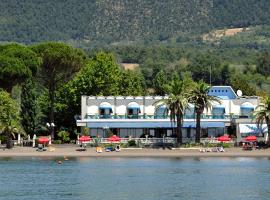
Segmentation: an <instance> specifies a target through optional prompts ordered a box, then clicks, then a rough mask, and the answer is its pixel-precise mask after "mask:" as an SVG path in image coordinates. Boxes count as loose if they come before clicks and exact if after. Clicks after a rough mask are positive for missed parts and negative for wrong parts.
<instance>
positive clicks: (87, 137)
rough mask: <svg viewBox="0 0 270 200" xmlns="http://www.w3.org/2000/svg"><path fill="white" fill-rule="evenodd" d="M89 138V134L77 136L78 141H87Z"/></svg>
mask: <svg viewBox="0 0 270 200" xmlns="http://www.w3.org/2000/svg"><path fill="white" fill-rule="evenodd" d="M90 140H91V138H90V136H86V135H83V136H81V137H80V138H79V141H80V142H89V141H90Z"/></svg>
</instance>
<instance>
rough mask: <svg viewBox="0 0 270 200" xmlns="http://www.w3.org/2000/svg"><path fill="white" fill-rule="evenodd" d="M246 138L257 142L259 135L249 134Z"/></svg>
mask: <svg viewBox="0 0 270 200" xmlns="http://www.w3.org/2000/svg"><path fill="white" fill-rule="evenodd" d="M245 140H246V141H248V142H255V141H257V137H256V136H255V135H250V136H247V137H246V138H245Z"/></svg>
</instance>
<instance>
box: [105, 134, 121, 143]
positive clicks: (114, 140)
mask: <svg viewBox="0 0 270 200" xmlns="http://www.w3.org/2000/svg"><path fill="white" fill-rule="evenodd" d="M108 140H109V141H110V142H119V141H120V140H121V138H120V137H118V136H116V135H113V136H112V137H110V138H109V139H108Z"/></svg>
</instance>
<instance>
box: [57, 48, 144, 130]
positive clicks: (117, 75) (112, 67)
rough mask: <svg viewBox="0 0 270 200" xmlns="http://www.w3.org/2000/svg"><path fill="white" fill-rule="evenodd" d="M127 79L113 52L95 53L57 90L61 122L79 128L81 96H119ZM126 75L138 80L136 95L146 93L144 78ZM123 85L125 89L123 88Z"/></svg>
mask: <svg viewBox="0 0 270 200" xmlns="http://www.w3.org/2000/svg"><path fill="white" fill-rule="evenodd" d="M134 76H135V74H134ZM132 77H133V75H132ZM124 78H125V76H124V75H122V72H121V69H120V67H119V66H118V65H117V63H116V61H115V59H114V57H113V56H112V54H108V53H104V52H99V53H97V54H96V55H94V56H93V58H92V59H91V60H90V61H88V63H87V64H86V65H85V66H84V67H83V68H82V69H81V70H80V71H79V72H78V73H77V74H76V75H75V77H74V78H73V79H72V80H70V81H69V82H68V83H67V84H64V85H63V86H62V87H61V88H59V89H58V90H57V92H56V104H55V106H56V107H55V109H56V111H57V113H58V115H57V116H56V119H55V120H56V121H57V123H58V125H60V126H63V127H65V128H70V129H74V128H75V127H76V124H75V120H74V115H77V114H79V113H80V111H81V96H82V95H93V96H98V95H105V96H110V95H118V94H120V91H124V90H125V89H127V85H125V86H124V85H123V83H122V80H123V79H124ZM126 78H127V79H128V80H129V79H131V80H130V82H131V81H134V85H133V86H132V88H133V89H136V90H137V92H136V94H139V92H140V93H141V92H142V89H141V88H140V86H139V82H140V81H141V78H140V77H133V78H131V77H129V76H128V77H126ZM129 84H131V83H129ZM121 85H123V87H124V88H120V87H121ZM126 92H132V91H128V90H127V91H126ZM134 94H135V93H134ZM67 112H68V113H69V115H67V114H66V113H67ZM71 131H72V130H70V133H72V132H71Z"/></svg>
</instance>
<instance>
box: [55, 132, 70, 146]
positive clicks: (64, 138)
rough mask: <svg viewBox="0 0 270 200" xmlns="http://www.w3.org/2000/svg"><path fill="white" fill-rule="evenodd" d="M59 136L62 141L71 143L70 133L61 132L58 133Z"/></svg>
mask: <svg viewBox="0 0 270 200" xmlns="http://www.w3.org/2000/svg"><path fill="white" fill-rule="evenodd" d="M57 136H58V137H59V138H61V140H62V141H63V142H64V143H67V142H69V141H70V138H69V132H67V131H60V132H58V133H57Z"/></svg>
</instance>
